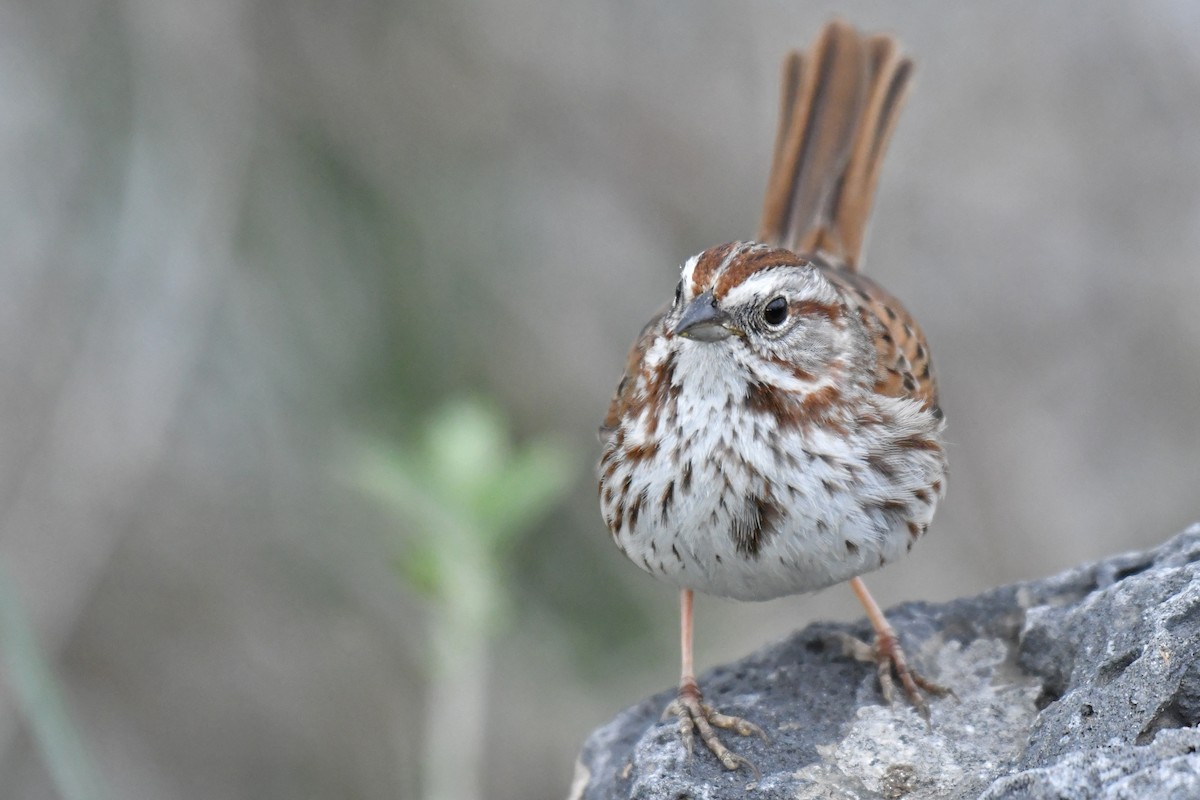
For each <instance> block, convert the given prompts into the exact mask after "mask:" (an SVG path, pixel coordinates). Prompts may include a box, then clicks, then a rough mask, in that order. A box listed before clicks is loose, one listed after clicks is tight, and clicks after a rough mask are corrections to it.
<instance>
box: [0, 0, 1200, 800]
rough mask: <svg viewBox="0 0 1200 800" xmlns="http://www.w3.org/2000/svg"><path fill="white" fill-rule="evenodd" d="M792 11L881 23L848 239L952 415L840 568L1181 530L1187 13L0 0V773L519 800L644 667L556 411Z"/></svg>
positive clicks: (1191, 189) (750, 629) (967, 559)
mask: <svg viewBox="0 0 1200 800" xmlns="http://www.w3.org/2000/svg"><path fill="white" fill-rule="evenodd" d="M834 13H837V14H840V15H842V16H844V17H846V18H847V19H849V20H851V21H852V22H854V23H855V24H857V25H858V26H860V27H864V28H868V29H883V30H888V31H892V32H894V33H896V34H897V35H898V36H899V37H900V38H901V39H902V41H903V42H904V43H905V45H906V47H907V48H908V50H909V51H910V52H911V53H913V54H914V55H915V56H916V58H917V60H918V73H917V85H916V89H915V91H914V92H913V94H912V95H911V99H910V101H909V104H908V107H907V108H906V110H905V112H904V114H903V116H902V119H901V123H900V126H899V129H898V132H897V135H896V138H895V140H894V143H893V145H892V150H891V154H890V156H889V159H888V164H887V167H886V168H885V170H884V176H883V181H882V186H881V192H880V196H879V199H878V203H877V206H876V224H875V226H874V228H873V231H872V237H871V243H870V247H869V249H868V255H867V270H868V271H869V272H870V273H871V274H873V275H875V276H877V277H878V278H879V279H880V280H881V281H882V282H883V283H884V284H885V285H886V286H887V287H889V288H890V289H891V290H892V291H893V292H895V293H896V294H897V295H899V296H900V297H901V298H903V299H904V301H905V303H906V304H907V305H908V307H909V308H910V309H911V310H912V311H913V313H914V314H915V315H916V317H917V318H918V319H919V320H920V321H921V323H922V325H923V326H924V328H925V330H926V332H927V334H928V336H929V339H930V341H931V343H932V349H933V353H934V357H935V360H936V362H937V366H938V369H939V373H940V378H941V388H942V400H943V403H942V404H943V407H944V408H945V409H946V413H947V417H948V419H949V424H950V427H949V433H948V436H949V439H950V441H951V443H952V444H951V450H950V459H951V465H952V466H951V469H952V476H951V480H950V483H949V494H948V497H947V500H946V502H945V505H944V506H943V509H942V510H941V511H940V512H939V516H938V519H937V520H936V521H935V524H934V526H933V529H932V531H931V532H930V534H929V536H928V537H926V539H925V540H924V541H923V542H922V544H921V545H920V546H919V547H917V548H916V549H915V550H914V552H913V554H912V555H911V556H910V557H909V558H908V559H907V560H906V561H904V562H902V563H900V564H897V565H895V566H893V567H891V568H889V569H888V570H886V571H884V572H883V573H882V574H879V575H877V576H875V577H872V578H871V579H870V581H869V583H870V585H871V586H872V587H873V589H874V592H875V594H876V597H878V598H879V600H880V601H881V602H882V603H884V604H885V605H892V604H895V603H898V602H900V601H904V600H910V599H926V600H934V601H937V600H946V599H950V598H953V597H955V596H959V595H963V594H970V593H975V592H979V591H981V590H983V589H985V588H987V587H990V586H993V585H996V584H999V583H1003V582H1008V581H1014V580H1019V579H1024V578H1033V577H1037V576H1041V575H1046V574H1048V573H1051V572H1054V571H1056V570H1059V569H1061V568H1064V567H1066V566H1068V565H1071V564H1074V563H1076V562H1079V561H1082V560H1086V559H1096V558H1100V557H1102V556H1105V555H1107V554H1110V553H1113V552H1116V551H1121V550H1126V549H1134V548H1143V547H1147V546H1151V545H1153V544H1155V543H1157V542H1159V541H1161V540H1163V539H1165V538H1167V537H1168V536H1170V535H1172V534H1173V533H1175V532H1177V531H1178V530H1180V529H1181V528H1182V527H1183V526H1184V525H1185V524H1186V523H1188V522H1190V521H1193V520H1195V519H1197V518H1200V499H1198V496H1197V489H1198V488H1200V481H1198V479H1197V474H1198V473H1197V467H1196V454H1197V452H1198V451H1200V415H1198V411H1200V315H1198V314H1197V313H1196V309H1197V306H1198V303H1200V264H1198V263H1197V262H1198V260H1200V258H1198V254H1200V136H1197V135H1196V131H1197V130H1200V12H1198V11H1197V7H1196V6H1195V4H1192V3H1189V2H1184V0H1154V1H1152V2H1147V3H1141V4H1136V6H1135V4H1128V3H1123V2H1116V1H1115V0H1099V1H1098V2H1097V1H1094V0H1088V2H1082V0H1081V1H1080V2H1070V3H1068V2H1054V3H1042V4H1020V5H1013V4H1003V5H1002V4H987V5H984V4H964V3H958V2H954V1H953V0H941V1H940V2H935V1H934V0H926V1H924V2H914V3H905V4H903V5H902V6H901V5H899V4H894V3H887V2H873V3H868V2H848V3H840V4H834V3H827V2H813V3H795V2H791V3H786V2H778V1H773V2H762V3H756V4H753V6H752V7H748V6H746V5H744V4H727V3H717V2H712V0H704V1H703V2H693V1H691V0H689V2H686V3H685V2H668V3H655V4H650V3H645V4H631V3H599V2H596V3H587V4H583V3H578V2H552V1H551V0H507V1H506V2H489V1H488V0H438V1H437V2H432V0H430V1H429V2H382V1H380V2H371V0H352V1H351V2H344V3H328V2H317V1H316V0H299V1H297V2H280V1H279V0H208V1H207V2H204V3H195V2H187V1H186V0H123V1H122V0H39V2H32V1H29V2H16V1H15V0H0V203H2V206H0V376H2V377H0V398H2V399H0V647H2V648H3V654H2V655H3V658H2V659H0V670H2V672H0V677H2V678H3V680H2V681H0V797H5V798H8V797H12V798H54V797H73V798H74V797H79V798H85V797H111V798H125V797H129V798H135V797H136V798H168V797H170V798H217V799H218V800H219V799H220V798H334V797H337V798H344V797H354V798H395V797H403V798H418V797H422V796H424V797H432V796H435V795H437V794H438V793H439V792H440V793H441V794H442V795H443V796H447V795H448V793H452V792H454V791H462V792H469V790H470V783H471V782H472V781H478V782H479V783H481V784H482V786H483V787H484V789H483V792H482V794H483V796H486V797H490V798H556V797H563V796H564V795H565V794H566V791H567V787H568V784H569V781H570V778H571V771H572V762H573V759H574V756H575V753H576V751H577V749H578V747H579V745H580V744H581V742H582V740H583V738H584V737H585V736H586V735H587V733H588V732H589V731H590V730H591V729H592V728H594V727H595V726H597V725H599V724H601V723H603V722H604V721H606V720H607V719H608V718H609V717H611V716H612V715H613V714H615V713H616V712H617V711H618V710H620V709H621V708H623V707H625V706H627V705H629V704H631V703H633V702H634V701H636V700H638V699H640V698H641V697H643V696H644V695H646V694H648V693H651V692H653V691H657V690H660V689H663V688H666V687H668V686H670V685H672V684H673V683H674V681H675V679H676V677H677V663H678V662H677V659H678V654H677V651H676V648H677V633H676V630H677V629H676V625H677V619H676V614H677V607H676V596H675V592H674V591H673V590H672V589H671V588H670V587H668V586H666V585H662V584H659V583H657V582H656V581H654V580H652V579H651V578H650V577H648V576H647V575H645V574H643V573H642V572H641V571H640V570H638V569H636V568H635V567H633V566H632V565H631V564H629V563H627V562H626V561H625V560H624V559H623V557H622V556H621V555H620V554H619V553H618V552H617V550H616V549H615V548H614V547H612V545H611V544H610V542H609V539H608V535H607V533H606V532H605V530H604V527H603V525H602V522H601V519H600V515H599V512H598V509H597V507H596V500H595V488H594V478H593V464H594V461H595V458H596V457H597V455H598V450H599V446H598V444H597V442H596V438H595V430H596V426H597V424H598V423H599V421H600V419H601V417H602V416H603V413H604V410H605V407H606V404H607V402H608V399H609V396H610V392H611V391H612V389H613V387H614V386H615V383H616V381H617V378H618V377H619V374H620V370H621V368H622V366H623V363H624V357H625V352H626V348H627V347H628V345H629V344H630V342H631V341H632V340H633V338H634V336H635V334H636V333H637V331H638V330H639V328H640V326H641V324H642V323H643V322H644V321H645V320H646V318H647V317H648V316H649V315H650V313H651V312H652V311H653V310H654V309H655V308H657V307H658V306H659V305H660V304H661V303H662V302H664V301H665V300H666V299H668V298H669V297H670V295H671V292H672V289H673V287H674V284H675V281H676V275H677V266H678V264H679V263H680V262H681V261H682V260H683V259H685V258H686V257H687V256H689V255H691V254H693V253H695V252H698V251H699V250H702V249H704V248H706V247H708V246H710V245H713V244H716V243H720V242H723V241H726V240H730V239H735V238H744V237H746V236H748V235H752V233H753V231H754V230H755V228H756V223H757V214H758V211H759V204H760V199H761V197H760V195H761V192H762V189H763V187H764V181H765V175H766V169H767V165H768V161H769V153H770V147H771V137H772V135H773V132H774V125H775V121H774V116H775V104H776V92H777V69H778V63H779V60H780V58H781V56H782V55H783V53H784V51H785V50H786V49H788V48H790V47H794V46H798V45H802V44H806V43H807V42H808V41H809V40H810V39H811V38H812V36H813V35H814V33H815V32H816V30H817V28H818V27H819V25H820V24H821V23H822V22H823V21H824V20H825V19H826V18H827V17H829V16H830V15H831V14H834ZM697 613H698V618H697V619H698V622H697V624H698V630H697V648H698V653H697V658H698V661H699V666H700V667H701V668H705V667H708V666H711V665H714V664H716V663H720V662H723V661H728V660H731V659H734V658H736V657H739V656H742V655H744V654H746V653H747V652H749V651H751V650H753V649H755V648H757V647H758V646H760V645H762V644H764V643H766V642H768V641H771V640H773V639H776V638H778V637H781V636H784V635H785V634H787V633H788V632H789V631H791V630H793V629H795V628H798V627H800V626H803V625H805V624H806V623H808V622H809V621H811V620H814V619H821V618H835V619H852V618H855V617H858V616H859V615H860V609H859V608H858V607H856V605H855V604H854V601H853V599H852V596H851V594H850V592H848V591H846V590H845V589H844V588H833V589H830V590H827V591H825V592H822V593H819V594H817V595H814V596H809V597H798V598H789V599H784V600H780V601H776V602H772V603H767V604H759V605H743V604H736V603H731V602H725V601H719V600H713V599H710V598H701V599H699V601H698V606H697ZM456 748H458V751H459V753H458V755H457V756H456V755H455V750H456ZM456 759H457V760H456ZM447 773H452V774H453V776H454V777H453V778H451V779H450V781H449V783H447V780H446V778H445V776H446V774H447ZM454 780H460V785H459V788H458V789H457V790H456V789H455V788H454ZM464 787H465V788H464ZM463 800H467V799H466V797H465V796H463Z"/></svg>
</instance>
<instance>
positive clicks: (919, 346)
mask: <svg viewBox="0 0 1200 800" xmlns="http://www.w3.org/2000/svg"><path fill="white" fill-rule="evenodd" d="M924 357H925V345H923V344H921V343H920V342H917V358H924Z"/></svg>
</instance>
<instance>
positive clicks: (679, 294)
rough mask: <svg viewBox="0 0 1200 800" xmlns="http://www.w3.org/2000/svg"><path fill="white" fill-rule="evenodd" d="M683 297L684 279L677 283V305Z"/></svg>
mask: <svg viewBox="0 0 1200 800" xmlns="http://www.w3.org/2000/svg"><path fill="white" fill-rule="evenodd" d="M682 299H683V280H682V279H680V281H679V283H677V284H675V305H676V306H678V305H679V301H680V300H682Z"/></svg>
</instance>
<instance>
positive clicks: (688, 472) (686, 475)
mask: <svg viewBox="0 0 1200 800" xmlns="http://www.w3.org/2000/svg"><path fill="white" fill-rule="evenodd" d="M680 488H682V489H683V491H684V492H688V491H690V490H691V488H692V462H691V461H688V462H687V465H686V466H684V468H683V483H682V485H681V487H680Z"/></svg>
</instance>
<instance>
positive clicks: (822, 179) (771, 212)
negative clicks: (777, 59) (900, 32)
mask: <svg viewBox="0 0 1200 800" xmlns="http://www.w3.org/2000/svg"><path fill="white" fill-rule="evenodd" d="M911 75H912V62H911V61H910V60H909V59H908V58H906V57H904V56H902V55H901V53H900V47H899V44H898V43H897V42H896V40H895V39H892V38H891V37H889V36H871V37H863V36H860V35H859V34H858V33H857V32H856V31H855V30H854V29H853V28H852V27H850V26H849V25H847V24H846V23H844V22H840V21H836V20H835V21H834V22H831V23H829V24H828V25H826V26H825V27H824V28H823V29H822V30H821V33H820V34H818V36H817V39H816V41H815V42H814V43H813V46H812V48H811V49H810V50H809V51H808V52H807V53H800V52H798V51H793V52H792V53H789V54H788V56H787V57H786V58H785V59H784V62H783V90H782V96H781V100H780V112H779V129H778V131H777V133H776V137H775V155H774V160H773V162H772V164H771V175H770V178H769V179H768V181H767V196H766V201H765V203H764V204H763V217H762V225H761V226H760V227H759V232H758V238H759V240H760V241H764V242H768V243H770V244H773V245H775V246H778V247H786V248H788V249H791V250H795V251H797V252H802V253H812V252H816V251H818V250H819V251H821V252H823V253H825V254H827V255H829V256H831V257H832V258H834V259H836V260H838V261H841V262H842V263H844V264H845V265H846V266H847V267H849V268H850V269H855V268H856V267H857V266H858V263H859V261H860V258H861V255H862V246H863V239H864V238H865V236H866V229H867V221H868V219H869V218H870V214H871V202H872V200H873V199H874V195H875V187H876V185H877V184H878V182H879V169H880V165H881V164H882V163H883V156H884V154H885V152H886V151H887V143H888V139H889V138H890V137H891V134H892V130H893V129H894V128H895V125H896V119H897V117H898V116H899V112H900V107H901V105H902V104H903V102H904V95H905V92H906V91H907V89H908V83H909V78H910V77H911Z"/></svg>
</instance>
